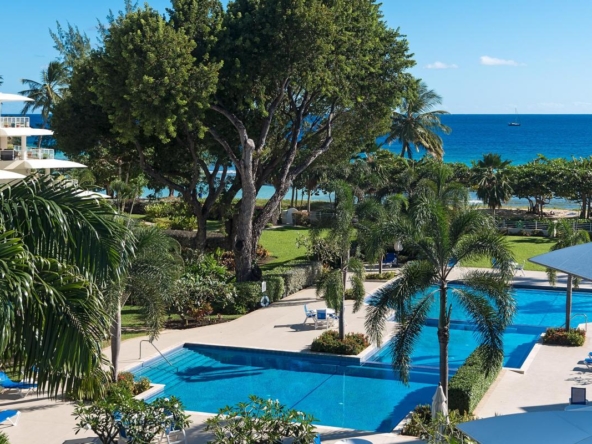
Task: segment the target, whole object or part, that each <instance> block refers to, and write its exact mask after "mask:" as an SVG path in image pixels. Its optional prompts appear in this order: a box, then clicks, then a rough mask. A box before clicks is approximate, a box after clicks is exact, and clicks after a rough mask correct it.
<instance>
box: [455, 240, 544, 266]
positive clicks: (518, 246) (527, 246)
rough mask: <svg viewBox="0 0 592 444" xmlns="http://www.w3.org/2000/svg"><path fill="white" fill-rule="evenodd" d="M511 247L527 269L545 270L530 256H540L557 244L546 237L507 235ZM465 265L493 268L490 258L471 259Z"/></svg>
mask: <svg viewBox="0 0 592 444" xmlns="http://www.w3.org/2000/svg"><path fill="white" fill-rule="evenodd" d="M506 239H507V240H508V243H509V244H510V249H511V250H512V252H513V253H514V257H515V259H516V262H518V263H519V264H521V263H522V262H524V261H526V262H525V263H524V269H525V270H532V271H545V268H544V267H541V266H540V265H535V264H533V263H532V262H529V261H528V258H531V257H533V256H538V255H539V254H544V253H548V252H549V251H550V250H551V247H552V246H553V245H555V241H554V240H552V239H549V238H546V237H533V236H506ZM462 265H463V266H465V267H482V268H491V261H490V260H489V259H488V258H483V259H480V260H478V261H471V262H466V263H463V264H462Z"/></svg>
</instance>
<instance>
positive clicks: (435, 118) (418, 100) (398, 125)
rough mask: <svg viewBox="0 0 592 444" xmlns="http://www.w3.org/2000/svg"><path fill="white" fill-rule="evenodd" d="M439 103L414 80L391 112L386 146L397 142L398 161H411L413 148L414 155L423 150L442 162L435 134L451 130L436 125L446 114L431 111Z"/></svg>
mask: <svg viewBox="0 0 592 444" xmlns="http://www.w3.org/2000/svg"><path fill="white" fill-rule="evenodd" d="M440 103H442V97H440V96H439V95H438V94H437V93H436V92H435V91H434V90H433V89H428V86H427V85H426V84H425V83H424V82H422V81H419V80H418V81H416V82H415V83H413V84H412V86H411V87H410V88H408V90H407V92H406V94H405V97H404V98H403V103H402V104H401V106H400V107H399V109H398V110H395V111H394V112H393V117H392V123H391V129H390V132H389V134H388V136H387V138H386V143H387V144H390V143H392V142H395V141H397V140H398V141H399V142H401V145H402V148H401V157H404V156H405V155H407V156H409V158H410V159H411V158H413V150H412V148H413V147H415V149H416V151H417V152H419V148H424V149H425V150H426V151H427V152H428V153H429V154H431V155H432V156H433V157H435V158H437V159H442V157H443V156H444V150H443V147H442V145H443V142H442V138H441V137H440V135H439V134H438V132H442V133H444V134H450V132H451V131H452V130H451V129H450V127H448V126H446V125H444V124H442V122H440V116H442V115H444V114H449V113H448V112H447V111H442V110H433V108H434V107H435V106H436V105H439V104H440Z"/></svg>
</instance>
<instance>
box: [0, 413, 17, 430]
mask: <svg viewBox="0 0 592 444" xmlns="http://www.w3.org/2000/svg"><path fill="white" fill-rule="evenodd" d="M20 416H21V412H19V411H18V410H2V411H0V423H2V422H5V421H8V422H9V423H10V424H12V425H13V426H16V425H17V424H18V420H19V418H20Z"/></svg>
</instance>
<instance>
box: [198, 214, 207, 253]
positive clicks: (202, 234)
mask: <svg viewBox="0 0 592 444" xmlns="http://www.w3.org/2000/svg"><path fill="white" fill-rule="evenodd" d="M196 219H197V236H196V245H195V248H196V250H197V251H200V252H202V253H203V252H204V251H205V250H206V238H207V236H208V231H207V217H206V215H204V214H202V213H199V214H197V215H196Z"/></svg>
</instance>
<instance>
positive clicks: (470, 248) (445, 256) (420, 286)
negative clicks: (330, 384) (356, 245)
mask: <svg viewBox="0 0 592 444" xmlns="http://www.w3.org/2000/svg"><path fill="white" fill-rule="evenodd" d="M388 230H389V232H390V234H391V235H392V236H394V237H396V238H398V239H400V240H401V241H402V243H403V245H404V246H405V249H406V250H408V251H410V252H411V253H412V254H414V255H415V257H416V260H414V261H411V262H409V263H408V264H406V265H405V266H404V267H403V268H402V271H401V277H400V278H399V279H398V280H396V281H395V282H394V283H393V284H391V285H389V286H387V287H384V288H383V289H381V290H380V291H378V292H377V293H376V294H375V295H374V296H373V298H372V299H371V301H370V303H369V304H370V305H369V307H368V311H367V315H366V330H367V332H368V334H369V335H370V337H371V338H372V340H373V341H374V342H375V343H376V344H380V343H381V338H382V335H383V330H384V327H385V325H386V319H387V317H388V316H389V315H390V313H391V312H392V310H395V319H396V321H397V322H398V325H397V328H396V334H395V336H394V338H393V340H392V342H391V348H392V350H391V351H392V356H393V367H394V369H395V371H396V372H398V374H399V375H400V377H401V379H402V381H404V382H407V381H408V380H409V371H410V367H411V358H410V357H411V353H412V351H413V347H414V345H415V343H416V341H417V339H418V337H419V334H420V332H421V329H422V327H423V326H424V322H425V320H426V318H427V317H428V313H429V310H430V307H431V306H432V305H433V304H438V307H439V310H438V342H439V349H440V382H441V384H442V388H443V389H444V392H445V394H446V395H448V342H449V335H450V320H451V317H452V314H453V312H452V306H451V305H450V304H449V302H450V301H449V294H448V280H449V275H450V273H451V271H452V270H453V268H454V267H455V266H456V264H458V263H459V261H463V260H470V259H475V258H477V257H482V256H487V257H492V258H494V260H495V261H496V263H498V264H500V269H499V271H498V270H487V271H472V272H469V273H467V274H466V276H465V277H464V281H465V286H464V287H463V288H462V289H461V288H458V289H454V290H452V291H453V292H454V294H455V297H456V299H457V301H458V302H459V304H460V305H461V306H462V307H463V308H464V310H465V311H466V312H467V313H468V314H469V316H470V317H471V319H472V321H473V322H474V324H475V326H476V334H477V335H478V336H479V339H480V341H481V343H482V346H483V348H484V350H485V353H486V354H487V355H488V358H489V359H487V365H488V366H491V367H490V368H493V367H494V366H496V365H498V364H499V363H501V358H502V357H503V345H502V336H503V331H504V329H505V327H506V326H507V325H508V324H509V323H510V321H511V319H512V316H513V313H514V301H513V299H512V297H511V296H510V293H509V281H510V279H511V277H512V268H511V262H512V259H513V256H512V253H511V252H510V250H509V249H508V247H507V244H506V241H505V240H504V238H503V237H502V236H500V235H499V234H498V233H497V231H496V230H495V228H494V225H493V223H492V220H491V218H490V217H489V216H488V215H485V214H483V213H482V212H479V211H477V210H476V209H475V208H473V207H468V206H462V207H459V208H456V209H455V208H452V207H450V206H449V205H448V204H447V202H446V201H443V200H441V199H437V198H433V196H432V197H429V196H427V195H426V196H423V197H421V198H420V199H418V200H416V201H415V203H414V205H413V207H412V208H411V211H410V214H409V216H408V217H402V218H400V219H398V220H395V221H394V222H393V223H392V224H391V225H390V227H388ZM434 284H435V285H437V287H438V288H437V290H433V289H432V288H431V286H432V285H434ZM485 370H487V369H485Z"/></svg>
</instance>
